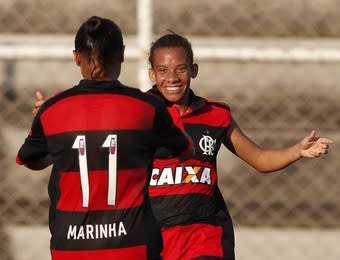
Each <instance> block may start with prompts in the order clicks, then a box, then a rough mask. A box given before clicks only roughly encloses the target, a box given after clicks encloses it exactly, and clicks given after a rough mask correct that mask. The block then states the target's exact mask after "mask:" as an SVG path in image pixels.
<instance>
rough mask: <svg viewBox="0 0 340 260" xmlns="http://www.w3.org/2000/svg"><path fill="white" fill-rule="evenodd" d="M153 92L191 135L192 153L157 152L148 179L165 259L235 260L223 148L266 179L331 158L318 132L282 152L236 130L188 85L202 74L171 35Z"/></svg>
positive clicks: (158, 54) (226, 111)
mask: <svg viewBox="0 0 340 260" xmlns="http://www.w3.org/2000/svg"><path fill="white" fill-rule="evenodd" d="M149 62H150V65H151V68H150V69H149V76H150V79H151V80H152V81H153V82H154V83H155V86H154V87H153V88H152V89H151V90H150V91H149V92H150V94H152V95H155V96H158V97H159V98H161V99H163V100H164V102H165V103H166V104H167V107H168V111H169V113H170V114H171V116H172V119H173V121H174V123H175V124H176V125H177V126H178V127H179V128H181V129H183V130H185V131H186V133H188V134H189V135H190V136H191V138H192V140H193V142H194V148H195V155H194V156H193V157H191V158H190V159H188V160H186V161H184V162H183V161H179V160H177V159H176V158H172V157H171V153H170V152H169V151H167V150H165V149H159V150H158V151H157V152H156V155H155V159H154V166H153V172H152V177H151V180H150V187H149V192H150V197H151V205H152V209H153V211H154V214H155V216H156V218H157V221H158V222H159V224H160V225H161V227H162V236H163V243H164V248H163V252H162V256H163V259H164V260H178V259H181V260H189V259H195V260H204V259H205V260H208V259H228V260H232V259H235V255H234V234H233V226H232V221H231V218H230V216H229V213H228V210H227V208H226V206H225V203H224V200H223V197H222V196H221V193H220V191H219V189H218V186H217V183H218V181H217V171H216V170H217V167H216V156H217V153H218V151H219V149H220V146H221V145H222V144H223V145H225V146H226V147H227V148H228V149H229V150H230V151H231V152H233V153H234V154H235V155H237V156H238V157H240V158H241V159H242V160H244V161H245V162H246V163H248V164H249V165H250V166H252V167H254V168H255V169H256V170H258V171H259V172H262V173H266V172H273V171H277V170H280V169H282V168H284V167H286V166H288V165H289V164H291V163H293V162H295V161H297V160H299V159H300V158H302V157H308V158H318V157H320V156H321V155H322V154H326V153H327V151H328V147H329V145H330V144H331V143H332V141H331V140H329V139H326V138H317V137H316V133H315V131H312V132H311V133H310V134H309V135H308V136H306V137H305V138H303V139H302V140H301V141H300V142H298V143H296V144H295V145H293V146H291V147H288V148H284V149H276V150H273V149H264V148H261V147H260V146H258V145H256V144H255V143H254V142H253V141H252V140H250V139H249V137H247V136H246V135H245V134H244V133H243V132H242V131H241V129H240V128H239V126H238V125H237V123H236V121H235V119H234V118H233V117H232V115H231V112H230V108H229V106H228V105H227V104H226V103H223V102H216V101H212V100H208V99H206V98H203V97H199V96H197V95H195V93H194V92H193V91H192V90H191V89H190V83H191V82H190V81H191V79H193V78H195V77H196V76H197V73H198V65H197V64H196V63H194V58H193V51H192V48H191V44H190V42H189V41H188V40H187V39H185V38H184V37H182V36H180V35H177V34H172V33H171V34H167V35H164V36H162V37H160V38H159V39H157V40H156V41H155V42H154V43H153V44H152V46H151V49H150V56H149Z"/></svg>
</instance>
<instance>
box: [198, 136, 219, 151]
mask: <svg viewBox="0 0 340 260" xmlns="http://www.w3.org/2000/svg"><path fill="white" fill-rule="evenodd" d="M215 144H216V139H213V138H212V137H211V136H209V135H203V137H202V138H201V139H200V141H199V146H200V148H201V149H202V151H203V154H204V155H214V150H215Z"/></svg>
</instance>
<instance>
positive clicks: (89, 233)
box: [86, 225, 93, 239]
mask: <svg viewBox="0 0 340 260" xmlns="http://www.w3.org/2000/svg"><path fill="white" fill-rule="evenodd" d="M90 237H91V238H92V239H93V226H92V225H86V239H90Z"/></svg>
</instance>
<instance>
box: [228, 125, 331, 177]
mask: <svg viewBox="0 0 340 260" xmlns="http://www.w3.org/2000/svg"><path fill="white" fill-rule="evenodd" d="M231 129H232V130H231V132H230V134H229V135H227V139H229V143H230V144H231V147H232V149H233V151H234V152H235V154H236V155H237V156H238V157H240V158H241V159H242V160H244V161H245V162H247V163H248V164H249V165H251V166H252V167H254V168H255V169H256V170H258V171H259V172H263V173H266V172H273V171H277V170H280V169H283V168H285V167H287V166H288V165H290V164H291V163H293V162H295V161H297V160H299V159H301V158H303V157H306V158H318V157H320V156H321V155H322V154H327V153H328V148H329V145H330V144H331V143H333V142H332V140H330V139H327V138H318V137H316V132H315V131H314V130H313V131H312V132H311V133H310V134H309V135H308V136H306V137H305V138H303V139H302V140H301V141H300V142H298V143H296V144H295V145H292V146H290V147H288V148H282V149H265V148H262V147H260V146H258V145H257V144H255V143H254V142H253V141H252V140H251V139H250V138H249V137H248V136H246V135H245V134H244V133H243V132H242V131H241V129H240V128H239V127H238V125H237V123H236V122H235V121H234V120H233V121H232V127H231ZM227 143H228V142H227Z"/></svg>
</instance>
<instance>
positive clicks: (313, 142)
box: [300, 130, 333, 158]
mask: <svg viewBox="0 0 340 260" xmlns="http://www.w3.org/2000/svg"><path fill="white" fill-rule="evenodd" d="M332 143H333V141H332V140H330V139H327V138H319V137H316V132H315V130H313V131H312V132H311V133H310V134H309V135H308V136H307V137H305V138H304V139H303V140H302V141H301V142H300V149H301V156H302V157H307V158H319V157H320V156H321V155H322V154H327V153H328V148H329V145H330V144H332Z"/></svg>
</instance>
